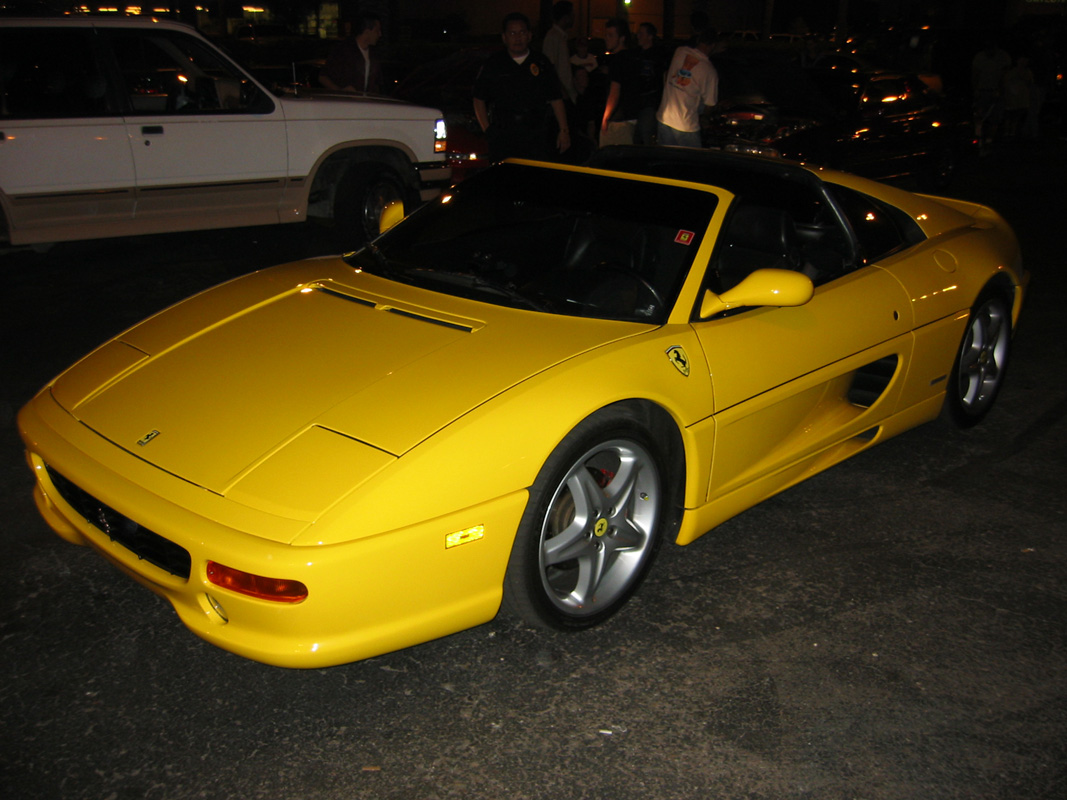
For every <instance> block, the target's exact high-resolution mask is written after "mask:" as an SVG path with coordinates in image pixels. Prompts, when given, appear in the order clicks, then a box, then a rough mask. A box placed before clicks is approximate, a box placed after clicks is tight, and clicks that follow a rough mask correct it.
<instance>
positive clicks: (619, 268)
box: [596, 261, 666, 308]
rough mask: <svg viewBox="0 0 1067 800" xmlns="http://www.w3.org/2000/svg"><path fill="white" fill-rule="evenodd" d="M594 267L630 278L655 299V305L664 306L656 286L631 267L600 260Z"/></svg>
mask: <svg viewBox="0 0 1067 800" xmlns="http://www.w3.org/2000/svg"><path fill="white" fill-rule="evenodd" d="M596 269H597V270H598V271H603V272H614V273H615V274H617V275H622V276H623V277H624V278H629V279H630V280H632V281H634V282H636V283H639V284H641V285H642V286H643V287H644V288H645V290H646V291H647V292H648V293H649V294H650V295H652V299H653V300H655V301H656V305H658V306H659V307H660V308H665V307H666V303H664V302H663V298H662V297H660V294H659V292H658V291H656V287H655V286H653V285H652V284H651V283H649V282H648V280H646V279H645V277H644V276H643V275H641V274H640V273H639V272H637V271H636V270H634V269H633V268H631V267H626V266H623V265H622V264H620V263H618V262H617V261H601V262H600V263H599V264H597V265H596Z"/></svg>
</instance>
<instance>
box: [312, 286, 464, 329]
mask: <svg viewBox="0 0 1067 800" xmlns="http://www.w3.org/2000/svg"><path fill="white" fill-rule="evenodd" d="M315 288H316V289H317V290H318V291H320V292H322V293H323V294H328V295H330V296H331V297H337V298H340V299H341V300H347V301H348V302H350V303H358V304H359V305H361V306H367V307H369V308H375V309H378V310H379V311H386V312H388V313H390V314H397V315H398V316H401V317H408V318H409V319H417V320H419V321H420V322H429V323H430V324H432V325H440V326H442V327H444V328H451V329H452V330H456V331H464V332H466V333H474V331H476V330H477V329H478V328H479V327H481V326H480V325H476V324H473V323H471V322H467V321H464V320H462V319H458V318H452V319H445V316H444V315H435V314H433V313H432V312H431V311H429V310H426V311H421V310H420V311H412V310H407V309H400V308H396V307H395V306H392V305H389V304H388V303H385V302H375V301H374V300H370V299H368V298H365V297H357V296H356V295H352V294H347V293H345V292H339V291H337V290H336V289H330V288H327V287H326V286H322V285H318V286H316V287H315Z"/></svg>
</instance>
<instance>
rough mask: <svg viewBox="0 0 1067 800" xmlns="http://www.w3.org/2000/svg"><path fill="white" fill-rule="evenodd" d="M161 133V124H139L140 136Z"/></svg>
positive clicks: (159, 134) (158, 134)
mask: <svg viewBox="0 0 1067 800" xmlns="http://www.w3.org/2000/svg"><path fill="white" fill-rule="evenodd" d="M162 134H163V126H162V125H142V126H141V135H142V136H161V135H162Z"/></svg>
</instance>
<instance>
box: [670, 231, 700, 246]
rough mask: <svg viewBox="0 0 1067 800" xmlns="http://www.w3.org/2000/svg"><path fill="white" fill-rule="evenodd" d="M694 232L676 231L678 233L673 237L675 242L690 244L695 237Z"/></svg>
mask: <svg viewBox="0 0 1067 800" xmlns="http://www.w3.org/2000/svg"><path fill="white" fill-rule="evenodd" d="M696 236H697V235H696V234H695V233H693V232H692V231H678V235H677V236H675V237H674V243H675V244H692V243H693V240H694V239H695V238H696Z"/></svg>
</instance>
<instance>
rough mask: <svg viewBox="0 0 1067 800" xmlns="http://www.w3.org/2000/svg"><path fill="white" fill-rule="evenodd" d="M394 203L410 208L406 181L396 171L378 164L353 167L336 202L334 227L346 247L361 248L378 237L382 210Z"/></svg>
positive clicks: (355, 165) (344, 178)
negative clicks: (405, 185) (397, 202)
mask: <svg viewBox="0 0 1067 800" xmlns="http://www.w3.org/2000/svg"><path fill="white" fill-rule="evenodd" d="M393 201H400V202H401V203H404V204H405V208H406V207H407V201H408V197H407V191H406V189H405V187H404V182H403V181H402V180H401V178H400V176H399V175H397V174H396V172H395V171H394V170H392V169H390V168H389V167H387V166H385V165H384V164H375V163H363V164H360V163H357V164H353V165H352V166H351V167H349V168H348V171H347V172H346V173H345V175H344V177H343V178H342V179H341V183H340V184H339V185H338V187H337V194H336V196H335V197H334V203H333V209H334V212H333V218H334V225H335V227H336V228H337V231H338V234H339V236H340V238H341V241H342V242H343V243H344V245H345V246H350V247H359V246H361V245H363V244H365V243H366V242H369V241H371V240H372V239H375V238H377V236H378V232H379V230H378V227H379V222H380V220H381V217H382V211H383V210H384V209H385V207H386V206H387V205H388V204H389V203H391V202H393Z"/></svg>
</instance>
